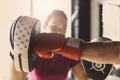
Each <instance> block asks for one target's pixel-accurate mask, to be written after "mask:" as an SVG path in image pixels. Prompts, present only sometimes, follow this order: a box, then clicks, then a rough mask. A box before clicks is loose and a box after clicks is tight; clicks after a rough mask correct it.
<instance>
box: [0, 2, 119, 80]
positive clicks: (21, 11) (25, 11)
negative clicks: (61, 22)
mask: <svg viewBox="0 0 120 80" xmlns="http://www.w3.org/2000/svg"><path fill="white" fill-rule="evenodd" d="M53 9H60V10H63V11H64V12H65V13H66V14H67V17H68V28H67V33H66V36H70V37H74V38H78V39H79V38H80V39H84V40H85V41H86V42H87V41H90V40H91V39H93V38H95V37H108V38H110V39H112V40H116V41H120V22H119V21H120V0H12V1H11V0H0V10H1V13H0V14H1V15H0V37H1V39H0V44H1V45H0V48H1V50H0V53H1V56H0V64H1V66H0V80H10V79H9V76H10V74H9V69H10V66H9V65H10V61H11V58H10V56H9V52H10V49H11V48H10V43H9V32H10V26H11V23H12V22H13V20H14V19H15V18H16V17H18V16H20V15H28V16H33V17H35V18H38V19H40V21H41V23H42V22H44V18H45V16H46V15H47V13H48V12H49V11H51V10H53ZM41 30H42V29H41ZM115 67H116V69H118V72H116V73H114V74H111V75H110V76H108V78H107V79H106V80H118V79H120V66H119V65H115ZM69 76H70V77H71V73H70V75H69Z"/></svg>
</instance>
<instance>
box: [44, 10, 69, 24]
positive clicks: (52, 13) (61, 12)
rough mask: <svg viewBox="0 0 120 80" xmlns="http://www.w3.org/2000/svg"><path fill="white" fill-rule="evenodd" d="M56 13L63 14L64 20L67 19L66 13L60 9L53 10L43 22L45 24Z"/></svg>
mask: <svg viewBox="0 0 120 80" xmlns="http://www.w3.org/2000/svg"><path fill="white" fill-rule="evenodd" d="M57 15H61V16H63V17H64V18H65V19H66V20H68V19H67V16H66V14H65V13H64V11H62V10H53V11H52V12H51V13H50V14H49V15H48V16H47V18H46V21H45V24H47V23H48V22H49V20H50V19H51V18H52V17H54V16H57Z"/></svg>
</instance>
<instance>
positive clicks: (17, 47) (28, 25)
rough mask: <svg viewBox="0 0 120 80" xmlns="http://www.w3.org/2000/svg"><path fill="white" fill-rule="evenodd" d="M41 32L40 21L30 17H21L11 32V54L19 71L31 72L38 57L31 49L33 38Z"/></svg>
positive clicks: (14, 23)
mask: <svg viewBox="0 0 120 80" xmlns="http://www.w3.org/2000/svg"><path fill="white" fill-rule="evenodd" d="M39 32H40V21H39V20H38V19H35V18H32V17H29V16H20V17H18V18H17V19H16V20H15V21H14V22H13V24H12V26H11V30H10V43H11V47H12V50H11V53H12V55H13V56H14V64H15V68H16V70H18V71H24V72H30V71H32V69H33V67H34V63H35V58H36V55H35V54H33V50H32V49H31V43H32V38H33V37H34V36H35V35H37V34H38V33H39Z"/></svg>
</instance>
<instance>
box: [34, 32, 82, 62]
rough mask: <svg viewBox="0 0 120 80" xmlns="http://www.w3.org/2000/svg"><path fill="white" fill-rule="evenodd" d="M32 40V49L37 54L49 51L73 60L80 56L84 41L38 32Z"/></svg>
mask: <svg viewBox="0 0 120 80" xmlns="http://www.w3.org/2000/svg"><path fill="white" fill-rule="evenodd" d="M33 41H34V42H33V49H34V51H35V53H36V54H37V55H39V56H40V55H43V54H46V53H50V52H55V53H56V54H60V55H62V56H64V57H67V58H69V59H73V60H79V59H80V58H81V56H82V55H81V54H82V47H83V42H84V41H83V40H81V39H74V38H65V36H64V35H62V34H56V33H40V34H38V35H36V36H35V37H34V40H33ZM49 55H50V54H49ZM40 57H41V56H40Z"/></svg>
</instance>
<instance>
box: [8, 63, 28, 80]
mask: <svg viewBox="0 0 120 80" xmlns="http://www.w3.org/2000/svg"><path fill="white" fill-rule="evenodd" d="M26 76H27V73H26V72H21V71H17V70H16V69H15V65H14V62H13V61H12V62H11V67H10V80H25V78H26Z"/></svg>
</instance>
